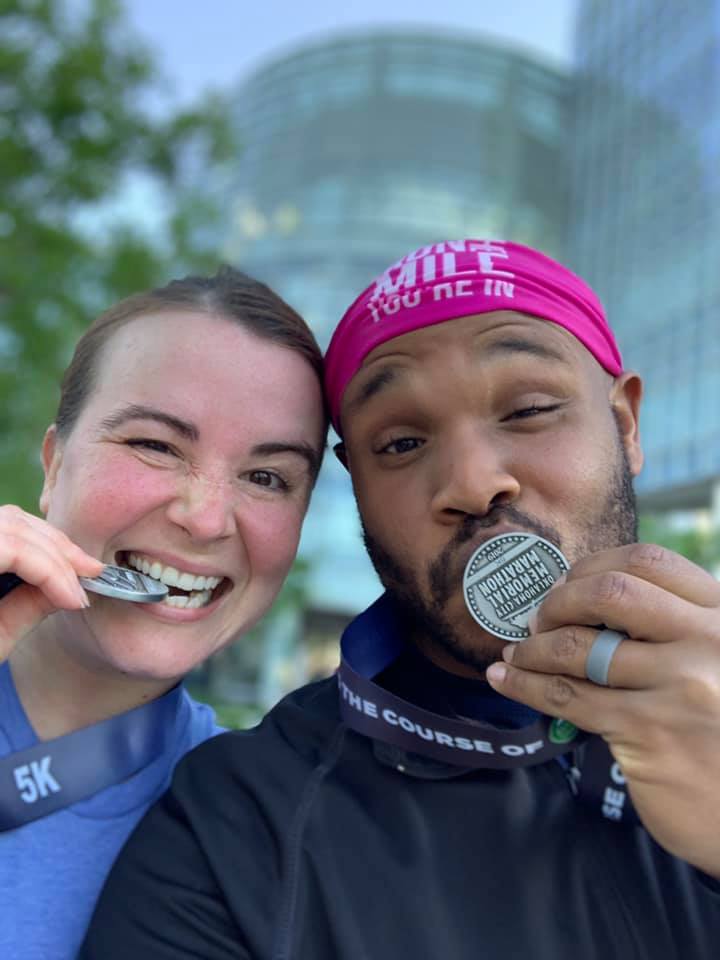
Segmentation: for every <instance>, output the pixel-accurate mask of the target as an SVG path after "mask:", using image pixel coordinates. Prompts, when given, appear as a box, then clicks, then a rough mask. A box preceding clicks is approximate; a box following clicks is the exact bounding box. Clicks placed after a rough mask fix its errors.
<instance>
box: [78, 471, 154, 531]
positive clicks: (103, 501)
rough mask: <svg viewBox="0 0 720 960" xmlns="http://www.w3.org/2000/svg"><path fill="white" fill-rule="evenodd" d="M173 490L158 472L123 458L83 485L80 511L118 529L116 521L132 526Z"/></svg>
mask: <svg viewBox="0 0 720 960" xmlns="http://www.w3.org/2000/svg"><path fill="white" fill-rule="evenodd" d="M172 489H173V484H172V482H171V481H170V479H169V477H168V476H167V475H165V474H162V473H161V472H159V471H158V472H151V471H148V469H147V468H144V469H143V468H142V467H141V465H140V464H137V463H132V462H128V461H127V459H126V458H123V459H122V460H119V462H115V463H113V464H112V465H111V467H110V468H109V469H106V470H103V472H102V476H101V475H99V473H97V474H96V475H95V476H94V477H93V478H92V482H90V483H86V484H84V485H83V489H82V495H83V503H82V509H83V511H84V512H89V513H90V512H91V515H92V516H93V517H94V518H96V520H99V521H100V522H102V518H103V517H106V518H107V521H108V524H109V525H114V526H117V523H118V519H122V518H127V520H128V522H131V521H132V520H133V519H134V518H135V517H136V516H137V515H139V514H142V513H145V512H147V511H149V510H151V509H153V508H154V507H155V506H157V505H158V504H159V503H161V502H162V501H164V500H166V499H167V498H168V491H170V490H172Z"/></svg>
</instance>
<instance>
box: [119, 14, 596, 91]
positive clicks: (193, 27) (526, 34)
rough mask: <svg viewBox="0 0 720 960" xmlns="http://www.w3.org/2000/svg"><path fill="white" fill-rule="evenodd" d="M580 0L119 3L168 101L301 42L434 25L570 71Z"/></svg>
mask: <svg viewBox="0 0 720 960" xmlns="http://www.w3.org/2000/svg"><path fill="white" fill-rule="evenodd" d="M577 3H578V0H474V2H472V0H441V2H436V3H429V2H425V3H423V0H390V2H388V0H364V2H362V3H360V2H353V0H255V2H248V0H199V2H198V0H124V6H125V8H126V13H127V19H128V21H129V23H130V26H131V28H132V29H133V31H135V32H137V33H138V34H139V35H140V37H142V38H143V39H145V40H146V41H147V42H148V43H149V44H150V46H151V47H152V48H153V50H154V53H155V56H156V58H157V59H158V61H159V65H160V67H161V70H162V72H163V74H164V75H165V78H166V94H165V95H166V97H167V99H168V100H169V101H170V102H172V103H189V102H191V101H192V100H194V99H195V98H196V97H199V96H200V95H201V94H202V93H204V92H205V91H207V90H209V89H226V88H227V87H229V86H232V85H233V84H235V83H237V82H239V81H241V80H242V79H243V78H244V77H245V76H247V74H248V73H251V72H252V71H253V70H255V69H256V68H257V67H259V66H260V65H262V64H263V63H264V62H266V61H267V60H269V59H273V58H274V57H275V56H279V55H281V54H282V53H283V52H285V51H287V50H289V49H292V47H294V46H296V45H298V44H300V43H301V42H303V41H306V40H309V39H312V38H316V37H318V36H321V35H323V34H330V33H336V32H338V31H340V30H351V29H358V28H367V27H376V26H387V27H391V26H392V27H398V26H425V27H427V26H435V27H440V28H444V29H450V30H456V31H461V32H463V33H468V32H469V31H472V32H475V33H483V34H485V35H488V36H490V37H493V38H496V39H501V40H504V41H506V42H509V43H512V44H513V45H514V46H519V47H521V48H523V49H525V50H529V51H532V52H535V53H539V54H541V55H544V56H545V57H546V58H549V59H551V60H553V61H555V62H557V63H559V64H568V63H569V62H570V59H571V54H572V41H573V30H574V20H575V13H576V9H577Z"/></svg>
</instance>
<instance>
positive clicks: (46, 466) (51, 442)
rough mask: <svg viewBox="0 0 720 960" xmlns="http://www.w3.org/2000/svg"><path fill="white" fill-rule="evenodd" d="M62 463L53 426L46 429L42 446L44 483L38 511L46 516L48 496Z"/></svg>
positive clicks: (60, 448) (48, 502)
mask: <svg viewBox="0 0 720 960" xmlns="http://www.w3.org/2000/svg"><path fill="white" fill-rule="evenodd" d="M61 463H62V444H60V442H59V441H58V438H57V430H56V428H55V424H54V423H53V424H52V425H51V426H49V427H48V428H47V430H46V431H45V438H44V439H43V445H42V465H43V470H44V471H45V482H44V483H43V488H42V492H41V494H40V510H41V511H42V513H43V515H46V514H47V512H48V510H49V509H50V496H51V494H52V491H53V488H54V486H55V481H56V480H57V473H58V470H59V469H60V464H61Z"/></svg>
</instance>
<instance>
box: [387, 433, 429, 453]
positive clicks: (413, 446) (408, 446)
mask: <svg viewBox="0 0 720 960" xmlns="http://www.w3.org/2000/svg"><path fill="white" fill-rule="evenodd" d="M422 445H423V441H422V440H420V439H418V438H417V437H399V438H398V439H397V440H392V441H391V442H390V443H388V444H386V445H385V446H384V447H383V448H382V450H381V451H380V453H394V454H400V453H410V452H411V451H413V450H418V449H419V448H420V447H421V446H422Z"/></svg>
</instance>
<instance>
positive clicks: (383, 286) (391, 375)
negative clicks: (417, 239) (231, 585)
mask: <svg viewBox="0 0 720 960" xmlns="http://www.w3.org/2000/svg"><path fill="white" fill-rule="evenodd" d="M640 395H641V385H640V380H639V378H638V377H637V375H636V374H634V373H631V372H624V371H623V368H622V362H621V359H620V355H619V353H618V351H617V347H616V345H615V342H614V339H613V336H612V333H611V331H610V329H609V327H608V325H607V322H606V320H605V317H604V315H603V311H602V307H601V305H600V303H599V301H598V300H597V298H596V297H595V295H594V294H593V292H592V291H591V290H590V289H589V288H588V287H587V286H586V285H585V284H584V283H583V282H582V281H581V280H579V279H578V278H577V277H575V276H574V275H573V274H571V273H570V272H569V271H567V270H566V269H565V268H564V267H562V266H561V265H560V264H557V263H555V262H554V261H552V260H550V259H548V258H547V257H545V256H543V255H542V254H540V253H538V252H536V251H534V250H530V249H529V248H526V247H522V246H519V245H517V244H512V243H499V242H491V241H474V240H468V241H462V242H457V243H445V244H436V245H434V246H432V247H427V248H424V249H422V250H420V251H416V252H415V253H412V254H410V255H408V256H407V257H404V258H403V259H402V260H401V261H400V262H399V263H398V264H395V265H394V266H393V267H391V268H390V269H389V270H388V271H386V273H385V274H383V276H382V277H380V278H379V280H378V281H377V282H376V283H374V284H372V285H371V286H370V287H369V288H368V290H366V291H365V292H364V293H363V294H361V296H360V297H359V298H358V299H357V300H356V301H355V303H354V304H353V305H352V306H351V307H350V309H349V310H348V312H347V314H346V315H345V317H344V318H343V321H342V322H341V324H340V325H339V327H338V329H337V331H336V332H335V335H334V337H333V341H332V343H331V345H330V349H329V351H328V355H327V396H328V402H329V406H330V410H331V414H332V417H333V422H334V424H335V427H336V430H337V431H338V433H339V435H340V436H341V437H342V441H341V443H340V445H339V446H338V451H337V452H338V455H339V456H340V458H341V459H342V460H343V462H344V463H345V464H346V465H347V467H348V469H349V471H350V475H351V477H352V482H353V486H354V489H355V494H356V497H357V500H358V505H359V509H360V513H361V517H362V522H363V527H364V533H365V540H366V544H367V548H368V551H369V553H370V556H371V557H372V560H373V562H374V564H375V567H376V569H377V571H378V574H379V576H380V579H381V580H382V583H383V585H384V587H385V590H386V593H385V595H384V596H383V598H381V600H380V601H378V602H377V603H376V604H375V605H374V606H373V607H371V608H370V610H369V611H366V612H365V613H364V614H362V615H361V616H360V617H359V618H358V619H357V620H356V621H354V622H353V624H351V625H350V627H349V628H348V630H347V631H346V634H345V636H344V638H343V663H342V665H341V668H340V672H339V675H338V677H336V678H332V679H329V680H326V681H321V682H320V683H317V684H313V685H312V686H310V687H306V688H304V689H302V690H299V691H297V692H296V693H294V694H292V695H291V696H290V697H288V698H286V700H284V701H283V702H282V703H281V704H279V705H278V706H277V707H276V708H275V709H274V710H273V711H271V713H270V714H269V715H268V717H267V718H266V719H265V721H264V722H263V723H262V724H261V725H260V726H259V727H258V728H257V729H255V730H251V731H245V732H240V733H234V734H228V735H227V736H224V737H222V738H220V739H217V740H214V741H212V742H210V743H209V744H207V745H205V746H203V747H201V748H200V749H199V750H197V751H196V752H195V753H194V754H193V755H192V756H191V757H190V758H189V759H188V760H186V761H184V762H183V763H182V764H181V766H180V768H179V770H178V772H177V774H176V776H175V779H174V784H173V787H172V789H171V791H170V793H169V794H168V795H167V797H166V798H165V800H164V801H163V802H162V804H161V805H159V806H158V807H157V808H155V809H154V810H153V811H152V812H151V813H150V814H149V815H148V816H147V818H146V820H145V821H144V823H143V824H142V825H141V827H140V829H139V830H138V832H137V833H136V834H135V836H134V837H133V838H132V839H131V841H130V843H129V845H128V847H127V848H126V850H125V853H124V855H123V856H122V857H121V859H120V861H119V863H118V864H117V866H116V868H115V870H114V872H113V874H112V875H111V879H110V882H109V884H108V886H107V887H106V890H105V893H104V894H103V896H102V898H101V901H100V905H99V908H98V911H97V913H96V917H95V921H94V924H93V926H92V927H91V931H90V934H89V938H88V941H87V944H86V946H85V949H84V952H83V953H82V956H83V957H84V958H94V960H101V958H102V960H113V958H114V957H118V958H119V957H122V958H126V957H128V956H132V957H136V958H140V957H152V958H157V960H165V958H189V957H203V958H207V960H228V958H253V960H291V958H302V960H331V958H332V960H337V958H342V960H384V958H396V957H399V956H407V957H412V958H413V960H431V958H432V960H435V958H452V960H477V958H478V957H488V958H501V957H502V958H515V957H518V958H519V957H532V958H537V960H565V958H567V960H570V958H573V960H574V958H583V960H587V958H591V960H593V958H598V960H600V958H603V960H607V958H610V957H612V958H622V960H627V958H647V960H650V958H652V960H658V958H680V957H682V958H683V960H685V958H702V960H705V958H708V960H709V958H710V957H713V958H715V957H717V951H718V944H719V943H720V883H718V882H717V878H718V877H720V803H718V787H719V785H720V750H718V748H717V743H718V738H719V736H720V586H719V585H718V584H717V583H716V582H715V580H714V579H713V578H712V577H710V576H709V575H708V574H706V573H705V572H703V571H702V570H700V569H698V568H697V567H695V566H694V565H693V564H691V563H689V562H688V561H686V560H684V559H683V558H682V557H679V556H676V555H674V554H671V553H668V552H667V551H665V550H662V549H660V548H658V547H654V546H648V545H638V544H636V543H635V542H634V541H635V509H634V503H633V494H632V477H634V476H635V475H636V474H637V472H638V471H639V470H640V467H641V463H642V454H641V450H640V445H639V437H638V411H639V406H640ZM496 536H501V537H502V538H503V539H502V541H495V540H494V538H495V537H496ZM537 538H539V539H537ZM491 539H492V540H493V544H490V545H489V546H486V544H489V541H490V540H491ZM497 543H500V544H501V546H494V544H497ZM518 544H519V545H520V546H519V547H518V549H520V550H521V552H522V550H523V549H525V547H526V546H527V544H530V549H528V550H525V553H524V554H523V556H525V557H526V559H527V558H528V557H530V554H533V555H534V556H535V559H536V560H537V561H538V563H537V565H536V566H537V568H533V569H531V568H530V566H528V568H527V570H524V569H523V568H522V564H521V563H520V562H519V561H517V560H516V561H513V563H514V566H510V565H508V564H505V565H503V563H502V559H503V558H502V556H501V555H502V553H503V551H504V550H505V549H506V547H507V546H508V545H511V546H512V550H513V551H515V553H514V554H513V555H515V556H518V554H517V551H516V547H517V545H518ZM484 551H486V552H487V554H488V556H487V557H485V556H484ZM543 551H544V553H543ZM558 551H561V552H562V554H564V556H565V557H566V558H567V560H568V561H569V564H570V569H569V571H568V573H567V574H566V576H565V578H564V579H563V578H560V579H558V580H557V582H556V583H555V585H554V587H553V588H552V589H551V590H550V592H549V594H548V595H547V597H546V599H544V601H543V602H542V604H541V605H540V606H538V607H537V608H536V609H535V612H534V614H532V616H531V617H530V636H529V638H528V639H525V640H524V641H523V642H520V643H514V642H513V643H507V642H506V640H504V639H500V638H499V637H498V636H497V635H496V633H497V632H499V633H500V634H502V633H503V630H504V629H506V626H507V624H506V623H505V622H502V623H501V622H499V621H500V620H502V617H500V616H499V613H498V612H499V611H500V610H501V607H502V604H500V605H496V607H495V608H494V609H495V613H498V623H493V622H492V620H493V615H492V611H491V612H490V613H489V614H488V613H487V612H486V613H485V614H483V616H484V617H485V619H484V620H483V619H482V617H481V618H480V619H481V622H482V623H484V624H485V625H486V626H481V625H480V623H478V622H477V621H476V618H474V616H472V615H471V611H470V609H469V607H468V603H467V598H468V596H473V591H472V589H471V587H472V584H473V583H477V576H475V575H474V574H473V576H475V580H473V577H472V576H471V577H470V579H469V580H468V579H467V578H468V574H467V573H466V568H468V566H469V569H470V571H471V572H472V571H474V570H476V565H477V564H478V563H479V564H480V566H481V570H482V564H484V563H486V562H487V563H489V564H491V566H490V567H489V568H488V569H491V570H492V571H493V572H492V573H491V574H488V576H487V577H485V581H484V583H485V587H487V589H488V591H489V592H490V594H491V595H492V596H491V599H493V597H494V599H493V603H495V601H496V600H497V598H498V597H500V598H504V600H503V603H506V604H507V605H509V606H510V607H513V609H515V607H516V606H517V597H519V596H524V594H525V592H526V591H530V592H532V590H533V589H534V587H533V584H534V583H536V582H540V581H541V580H542V578H541V577H540V575H539V574H538V573H537V569H539V568H540V567H542V568H543V569H544V570H545V571H546V572H547V568H548V565H551V560H550V558H551V557H553V556H554V557H555V558H558V557H559V560H558V563H560V561H561V560H562V557H560V554H559V553H558ZM498 557H500V560H497V558H498ZM543 557H545V559H544V560H543ZM538 558H540V559H539V560H538ZM491 561H492V563H491ZM529 562H530V561H529V560H528V564H529ZM498 563H499V566H498V565H497V564H498ZM492 564H495V566H492ZM562 569H563V567H562V565H560V566H559V568H558V570H557V571H555V572H556V573H559V572H560V570H562ZM533 575H535V580H533ZM552 579H553V578H552V577H551V578H550V580H552ZM545 580H547V577H545ZM543 582H544V581H543ZM488 584H490V587H488V586H487V585H488ZM468 585H469V586H468ZM466 588H467V589H466ZM490 588H492V590H494V591H495V594H492V590H491V589H490ZM481 593H482V591H481ZM482 602H483V600H482V597H481V598H480V600H479V601H478V603H482ZM513 605H515V606H513ZM470 607H472V603H471V604H470ZM476 607H477V603H476ZM486 627H487V628H486ZM498 627H499V631H498ZM590 678H592V679H590ZM553 718H555V719H553ZM560 718H562V719H560ZM578 728H579V729H578ZM581 731H585V732H589V733H590V734H595V735H596V736H590V737H586V734H585V733H583V732H581Z"/></svg>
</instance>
